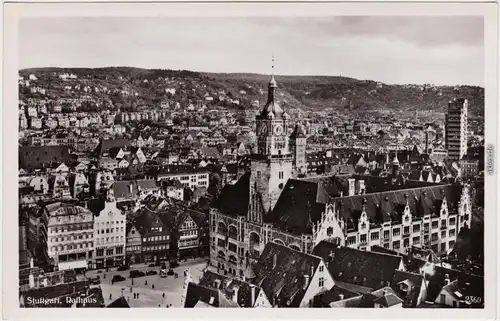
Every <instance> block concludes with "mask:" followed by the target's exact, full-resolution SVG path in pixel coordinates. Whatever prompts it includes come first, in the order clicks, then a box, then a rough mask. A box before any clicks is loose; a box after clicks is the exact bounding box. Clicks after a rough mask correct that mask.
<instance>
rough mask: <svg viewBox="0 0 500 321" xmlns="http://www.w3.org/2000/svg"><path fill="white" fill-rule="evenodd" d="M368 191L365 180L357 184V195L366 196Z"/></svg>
mask: <svg viewBox="0 0 500 321" xmlns="http://www.w3.org/2000/svg"><path fill="white" fill-rule="evenodd" d="M365 193H366V191H365V180H364V179H360V180H358V181H357V182H356V194H358V195H361V194H365Z"/></svg>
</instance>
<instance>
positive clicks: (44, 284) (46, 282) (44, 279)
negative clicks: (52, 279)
mask: <svg viewBox="0 0 500 321" xmlns="http://www.w3.org/2000/svg"><path fill="white" fill-rule="evenodd" d="M48 283H49V282H48V281H47V278H43V281H42V284H43V286H44V287H47V286H48V285H49V284H48Z"/></svg>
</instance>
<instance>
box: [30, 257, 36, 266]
mask: <svg viewBox="0 0 500 321" xmlns="http://www.w3.org/2000/svg"><path fill="white" fill-rule="evenodd" d="M34 262H35V261H34V260H33V258H31V259H30V268H34V267H35V263H34Z"/></svg>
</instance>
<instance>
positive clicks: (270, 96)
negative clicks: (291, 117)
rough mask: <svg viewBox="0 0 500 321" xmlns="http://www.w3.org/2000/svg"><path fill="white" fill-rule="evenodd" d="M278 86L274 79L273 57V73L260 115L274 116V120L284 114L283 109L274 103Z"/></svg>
mask: <svg viewBox="0 0 500 321" xmlns="http://www.w3.org/2000/svg"><path fill="white" fill-rule="evenodd" d="M277 87H278V84H277V83H276V79H274V57H273V73H272V74H271V80H269V84H268V85H267V103H266V105H265V106H264V109H262V113H261V115H262V116H264V117H267V116H268V114H269V113H273V114H274V118H281V117H282V116H283V114H284V111H283V109H282V108H281V107H280V106H279V105H278V102H277V101H276V88H277Z"/></svg>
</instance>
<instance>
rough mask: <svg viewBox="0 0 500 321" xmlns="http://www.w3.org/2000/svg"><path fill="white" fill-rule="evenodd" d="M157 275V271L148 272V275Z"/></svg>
mask: <svg viewBox="0 0 500 321" xmlns="http://www.w3.org/2000/svg"><path fill="white" fill-rule="evenodd" d="M156 274H158V272H156V271H155V270H148V271H146V275H156Z"/></svg>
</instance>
